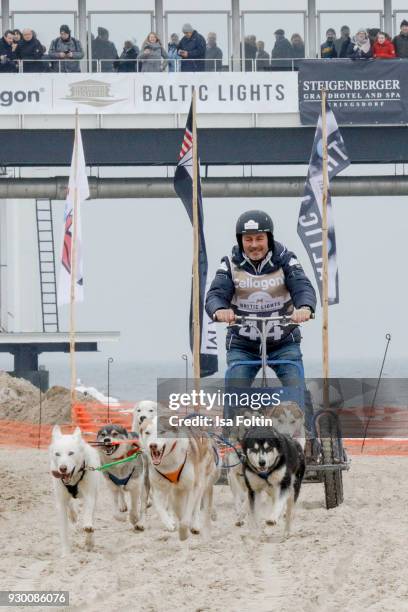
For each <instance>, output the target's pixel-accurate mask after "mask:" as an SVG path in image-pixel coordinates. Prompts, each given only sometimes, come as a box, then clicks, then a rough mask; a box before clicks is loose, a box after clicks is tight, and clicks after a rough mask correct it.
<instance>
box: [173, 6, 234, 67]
mask: <svg viewBox="0 0 408 612" xmlns="http://www.w3.org/2000/svg"><path fill="white" fill-rule="evenodd" d="M185 23H191V25H192V26H193V28H194V29H195V30H197V32H199V33H200V34H201V35H202V36H204V38H205V39H206V40H207V36H208V32H215V33H216V34H217V45H218V47H220V49H221V50H222V53H223V64H225V65H226V64H228V56H229V47H228V15H226V14H224V15H222V14H218V15H217V14H211V13H207V14H205V13H179V14H175V13H167V35H168V37H170V35H171V34H173V33H175V34H178V35H179V36H180V37H182V36H183V33H182V31H181V30H182V27H183V24H185ZM168 42H169V41H168V40H166V49H167V43H168Z"/></svg>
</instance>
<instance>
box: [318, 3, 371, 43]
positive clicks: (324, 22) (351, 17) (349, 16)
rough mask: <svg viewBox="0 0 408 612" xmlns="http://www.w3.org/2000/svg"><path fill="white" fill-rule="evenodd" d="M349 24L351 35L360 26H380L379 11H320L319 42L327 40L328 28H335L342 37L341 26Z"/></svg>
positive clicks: (338, 35)
mask: <svg viewBox="0 0 408 612" xmlns="http://www.w3.org/2000/svg"><path fill="white" fill-rule="evenodd" d="M343 25H348V26H349V28H350V30H351V35H352V36H354V34H355V33H356V32H357V30H358V29H359V28H380V27H381V19H380V14H379V13H348V12H347V11H342V12H338V13H320V32H318V42H319V44H321V43H322V42H324V41H325V40H326V30H327V29H328V28H334V29H335V31H336V35H337V37H340V28H341V26H343Z"/></svg>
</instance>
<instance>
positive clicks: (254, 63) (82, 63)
mask: <svg viewBox="0 0 408 612" xmlns="http://www.w3.org/2000/svg"><path fill="white" fill-rule="evenodd" d="M397 59H398V58H397ZM303 60H304V58H300V57H299V58H282V59H272V60H270V61H268V64H267V65H265V60H264V59H261V60H256V59H255V60H253V59H243V58H238V59H235V58H231V59H230V60H229V61H228V62H227V63H224V62H221V61H220V60H209V59H202V60H197V59H196V60H189V59H183V60H175V59H168V60H163V59H162V60H160V59H158V60H156V59H153V60H150V59H143V60H139V59H136V60H131V59H127V60H124V59H109V60H106V59H105V60H86V59H82V60H72V59H53V58H49V57H47V56H44V57H43V59H41V60H12V61H7V62H3V61H2V60H0V74H1V73H18V72H20V73H36V74H38V73H49V72H51V73H58V72H61V73H80V72H83V73H114V72H117V73H123V74H124V73H127V72H130V73H134V72H142V73H151V74H152V73H157V72H232V71H235V72H279V71H280V72H296V71H298V70H299V67H300V64H301V62H302V61H303ZM400 60H401V61H407V60H406V59H405V60H404V59H403V58H400ZM307 61H317V60H310V59H308V60H307ZM323 61H326V62H334V65H335V63H336V61H338V60H332V59H325V60H323ZM358 61H363V62H364V61H387V60H371V59H370V60H358Z"/></svg>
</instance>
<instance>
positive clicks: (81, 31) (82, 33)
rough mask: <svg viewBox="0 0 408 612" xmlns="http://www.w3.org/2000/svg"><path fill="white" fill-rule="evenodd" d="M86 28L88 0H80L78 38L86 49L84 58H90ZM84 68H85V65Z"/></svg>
mask: <svg viewBox="0 0 408 612" xmlns="http://www.w3.org/2000/svg"><path fill="white" fill-rule="evenodd" d="M86 29H87V20H86V0H78V38H79V42H80V43H81V45H82V48H83V50H84V59H88V40H87V35H86ZM82 68H84V66H83V67H82Z"/></svg>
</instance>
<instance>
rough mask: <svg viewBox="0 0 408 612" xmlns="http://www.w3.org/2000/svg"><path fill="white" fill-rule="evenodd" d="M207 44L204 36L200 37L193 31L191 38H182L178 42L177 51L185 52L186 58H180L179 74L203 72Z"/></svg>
mask: <svg viewBox="0 0 408 612" xmlns="http://www.w3.org/2000/svg"><path fill="white" fill-rule="evenodd" d="M206 48H207V43H206V42H205V38H204V36H201V34H199V33H198V32H197V30H194V32H193V35H192V37H191V38H187V36H183V38H182V39H181V40H180V42H179V44H178V47H177V49H178V50H179V51H187V53H188V57H186V58H185V59H183V58H182V57H181V56H179V57H180V59H181V62H180V63H181V67H180V71H181V72H203V71H204V68H205V61H204V59H205V51H206Z"/></svg>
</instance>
